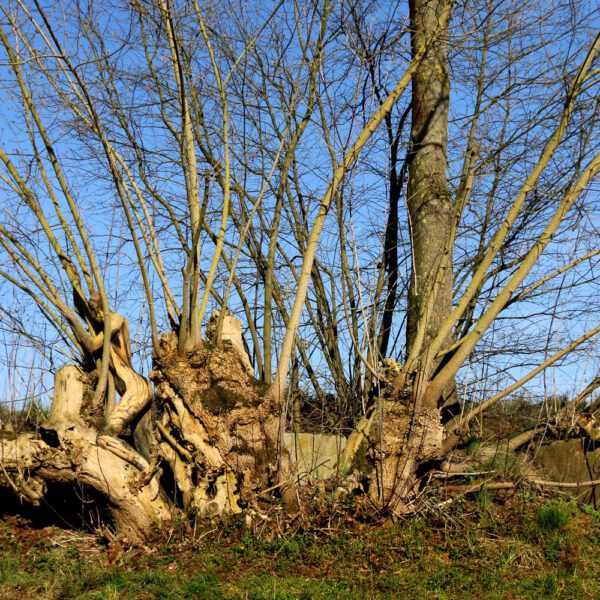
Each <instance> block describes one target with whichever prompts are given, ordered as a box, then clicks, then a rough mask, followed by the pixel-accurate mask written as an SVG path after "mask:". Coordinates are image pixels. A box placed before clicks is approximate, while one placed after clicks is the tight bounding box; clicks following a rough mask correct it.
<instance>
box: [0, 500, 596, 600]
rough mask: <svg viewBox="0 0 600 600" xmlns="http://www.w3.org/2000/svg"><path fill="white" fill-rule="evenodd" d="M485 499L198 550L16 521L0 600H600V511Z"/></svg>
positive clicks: (228, 534) (7, 535)
mask: <svg viewBox="0 0 600 600" xmlns="http://www.w3.org/2000/svg"><path fill="white" fill-rule="evenodd" d="M487 494H488V495H486V496H485V497H482V498H474V499H473V500H471V501H466V500H462V501H456V502H454V503H452V504H450V505H448V506H446V507H445V508H444V509H443V511H442V510H440V509H437V510H436V511H435V512H432V514H430V515H429V516H426V517H422V518H420V519H416V520H412V521H407V522H406V523H398V524H394V525H389V526H379V527H374V526H371V525H365V524H361V523H358V522H355V521H354V520H346V521H344V520H340V521H339V522H338V523H334V524H332V527H333V529H334V530H333V531H332V530H331V528H330V529H329V530H328V531H327V532H325V531H323V530H318V529H317V528H314V527H310V524H309V523H304V530H303V532H301V531H300V530H298V531H297V532H296V533H294V534H289V535H282V536H280V537H277V538H272V539H269V538H260V537H257V536H254V535H252V534H251V533H250V532H248V531H246V530H244V529H243V528H242V527H240V526H239V525H236V524H234V525H232V524H231V523H226V524H221V525H219V526H215V525H214V524H213V533H212V534H210V535H206V536H205V537H204V538H203V539H202V540H201V541H199V542H197V543H196V544H195V545H190V544H189V543H186V542H184V541H183V540H182V539H180V540H178V541H177V540H176V538H177V536H176V535H173V534H172V532H171V533H170V534H169V535H167V536H166V537H165V538H162V539H160V538H159V539H157V541H156V543H155V545H153V546H152V547H151V548H144V549H136V548H121V547H119V545H118V544H112V545H109V546H108V547H106V546H103V545H101V544H100V543H99V542H98V540H97V539H96V538H95V537H94V536H90V535H85V534H80V533H77V532H72V531H70V532H65V531H61V530H58V529H56V528H53V527H46V528H43V529H32V528H31V526H30V524H29V523H27V522H26V521H25V520H24V519H21V518H17V517H14V516H13V517H7V518H5V520H4V521H0V547H2V548H3V549H4V550H3V552H2V554H0V597H1V598H3V599H7V600H10V599H12V598H14V599H17V598H19V599H20V598H36V599H39V600H43V599H58V598H79V599H119V598H139V599H142V600H143V599H146V598H148V599H150V598H164V599H180V598H181V599H184V598H211V599H215V600H217V599H219V598H224V599H225V598H226V599H234V598H249V599H256V600H259V599H263V598H264V599H267V598H268V599H269V600H272V599H280V600H285V599H295V598H349V599H352V598H356V599H359V598H360V599H363V598H428V599H429V598H432V599H435V598H439V599H443V598H457V597H465V598H478V597H486V598H492V599H494V598H541V597H543V598H597V597H600V581H599V578H598V573H600V553H598V552H597V547H598V546H597V545H598V542H599V541H600V514H599V513H598V512H596V511H594V510H591V509H589V508H586V509H585V510H584V509H581V508H579V507H577V505H575V504H574V503H572V502H567V501H565V500H558V499H549V500H548V499H546V500H544V499H542V500H539V499H537V498H532V497H530V496H525V495H513V496H511V497H507V496H504V497H499V496H493V495H491V494H490V493H489V492H488V493H487ZM166 540H169V541H168V542H167V541H166Z"/></svg>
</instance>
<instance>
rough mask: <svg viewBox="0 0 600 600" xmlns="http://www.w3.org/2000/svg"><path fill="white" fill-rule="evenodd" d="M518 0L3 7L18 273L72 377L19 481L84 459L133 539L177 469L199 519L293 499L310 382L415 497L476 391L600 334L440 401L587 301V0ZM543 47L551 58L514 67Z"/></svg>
mask: <svg viewBox="0 0 600 600" xmlns="http://www.w3.org/2000/svg"><path fill="white" fill-rule="evenodd" d="M501 4H502V3H494V2H481V3H473V4H472V5H471V4H469V5H468V6H464V7H462V6H461V7H460V8H457V7H456V6H454V3H453V2H451V1H450V2H446V1H441V0H439V1H438V0H411V2H410V3H409V7H408V8H409V12H408V15H406V14H405V12H406V7H405V6H404V4H402V3H397V4H394V5H393V6H391V7H390V6H388V4H387V3H386V4H385V6H383V5H380V4H379V3H378V2H366V3H346V2H342V3H330V2H328V1H327V0H326V1H323V2H311V3H308V4H306V3H304V4H300V3H296V2H280V3H276V4H274V5H272V6H258V5H257V6H248V5H247V3H243V2H240V3H235V2H223V3H216V4H215V3H212V4H203V3H200V2H198V1H197V0H189V1H182V2H173V1H172V0H153V1H147V2H146V1H144V2H134V3H131V4H129V5H127V6H123V5H121V4H120V3H117V4H116V5H115V6H111V7H99V6H98V4H97V3H91V2H90V3H77V4H76V5H75V6H74V7H72V8H70V9H69V10H65V11H64V13H63V12H60V10H59V9H57V10H56V12H54V11H53V10H50V9H47V8H45V7H43V6H42V5H41V4H40V3H39V2H37V0H32V1H31V2H25V1H23V0H16V1H15V2H14V3H11V4H10V6H7V7H5V8H3V9H2V21H1V23H0V41H1V42H2V46H3V49H4V58H3V62H4V67H3V68H4V76H3V79H2V81H3V90H4V98H5V100H4V101H5V103H6V105H7V112H6V114H7V115H9V119H10V122H9V123H8V124H7V128H6V131H7V134H6V135H5V136H3V140H2V147H1V148H0V160H1V161H2V165H3V170H2V172H1V173H0V178H1V182H2V192H3V193H4V194H5V197H6V198H7V199H8V201H7V202H6V204H5V207H4V208H3V212H2V222H1V223H0V244H1V247H2V255H1V261H2V262H1V263H0V275H1V276H2V278H3V280H4V282H5V284H6V285H10V286H13V287H14V288H15V289H16V290H18V291H19V293H20V294H21V297H26V298H29V299H30V300H31V303H32V306H33V307H35V308H36V309H37V311H38V312H37V318H38V319H39V316H40V315H41V317H42V319H43V320H44V321H45V322H47V323H48V324H50V325H51V327H53V328H54V330H55V331H56V337H57V339H59V340H61V344H62V347H63V348H64V349H65V352H70V353H71V356H72V361H71V362H73V363H76V364H77V367H75V366H74V365H73V364H71V365H66V366H63V367H62V368H60V369H58V370H56V384H55V392H54V398H53V401H52V408H51V413H50V417H49V418H48V420H47V422H46V423H44V424H43V425H42V428H41V430H40V435H39V436H36V435H34V434H32V433H24V434H21V435H15V436H9V437H8V438H6V439H5V438H2V440H1V445H2V452H3V455H2V456H3V459H2V461H3V462H2V464H3V467H4V470H3V476H2V477H3V479H0V482H1V483H2V484H3V485H8V486H10V487H12V488H13V489H14V490H15V491H17V492H18V493H20V494H22V495H23V496H25V497H27V498H28V499H29V500H31V501H38V500H39V499H40V497H42V496H43V494H44V490H45V488H44V486H45V485H46V483H45V482H53V481H74V480H76V479H78V478H79V480H81V481H82V482H83V483H84V484H85V485H89V486H91V487H94V488H96V489H97V490H98V491H100V492H101V493H102V494H104V495H105V496H106V497H107V505H108V506H109V510H110V512H111V513H112V516H113V519H114V523H115V526H116V527H117V528H118V529H120V530H127V531H128V532H129V535H130V536H134V537H143V536H145V535H147V533H148V532H149V530H150V529H151V528H152V526H153V523H154V521H155V520H156V519H167V518H169V517H168V515H169V508H170V507H169V504H168V500H167V498H166V496H165V494H164V492H163V491H161V486H160V483H161V480H160V477H161V473H162V472H165V471H168V472H169V473H170V474H171V475H172V479H173V481H174V482H175V485H176V488H177V491H178V496H179V497H180V498H181V502H182V505H183V508H184V509H185V510H186V511H188V512H197V513H200V514H202V515H209V516H212V515H217V514H227V513H236V512H240V511H243V510H247V511H248V512H249V514H251V513H252V511H254V513H256V512H260V511H261V510H262V506H263V502H264V501H265V498H268V497H269V495H270V494H273V493H275V494H278V495H281V496H283V497H284V498H285V499H286V500H290V499H292V500H293V499H294V498H295V494H294V493H293V492H294V491H295V486H297V485H298V481H297V478H296V476H295V474H294V467H293V465H292V464H290V461H289V456H288V451H287V449H286V447H285V444H284V433H285V430H286V427H288V424H289V419H288V412H289V410H288V409H289V402H288V400H289V393H288V392H289V390H290V386H293V387H298V386H300V385H301V381H306V382H307V384H309V385H310V388H309V389H310V390H311V392H310V393H312V394H314V395H315V396H316V398H317V399H318V401H319V402H320V403H321V405H322V406H323V407H324V409H325V411H334V410H335V411H337V415H336V419H337V421H340V420H342V419H346V420H347V421H348V423H354V424H356V425H357V428H356V430H355V431H354V432H353V433H352V434H351V435H350V437H349V440H348V443H347V445H346V450H345V451H344V454H343V456H342V458H341V461H342V462H345V463H347V465H345V466H348V465H351V463H352V462H353V459H354V455H355V453H356V451H357V449H358V447H359V445H360V444H361V443H363V442H364V443H366V444H368V447H369V452H370V455H371V457H372V458H373V461H372V462H373V470H372V473H369V476H370V485H369V490H368V491H369V494H370V496H371V498H372V499H373V500H374V501H375V504H376V506H378V507H380V508H384V509H386V510H387V509H391V510H392V511H394V512H401V511H404V510H407V509H408V507H409V506H410V504H411V502H412V501H413V498H414V495H415V493H416V492H417V491H418V490H419V489H420V486H421V484H422V476H423V473H424V472H426V471H427V470H428V469H432V468H435V467H436V466H439V464H440V463H441V462H442V461H443V460H445V459H446V457H447V456H448V454H449V453H450V452H451V451H452V450H453V448H455V447H456V445H457V444H459V443H460V441H461V439H462V438H463V437H464V436H465V435H466V433H467V431H468V427H469V423H470V422H471V421H472V420H473V419H474V418H475V417H476V416H477V415H478V414H480V412H481V411H482V410H484V409H485V408H486V407H488V406H491V405H493V404H494V403H495V402H497V401H498V400H499V399H501V398H502V397H504V396H506V394H508V393H510V392H511V391H513V390H515V389H517V388H518V387H519V386H520V385H522V384H523V383H525V382H527V381H529V380H530V379H531V378H532V377H534V376H535V375H537V374H538V373H541V372H543V371H544V370H545V369H546V368H548V367H549V366H551V365H553V364H556V362H557V361H559V360H561V359H562V358H563V357H565V356H567V355H568V354H569V353H571V352H572V351H573V350H575V349H577V348H578V347H581V345H582V344H584V343H585V342H586V341H587V340H589V339H591V337H592V336H593V335H595V333H597V331H598V328H597V326H595V325H594V324H592V325H591V326H590V327H587V328H586V329H585V330H583V329H582V330H577V331H576V332H575V333H576V335H574V336H573V337H572V339H570V340H568V341H567V342H566V343H565V345H564V346H565V347H564V348H562V349H560V348H559V349H557V350H555V351H554V350H553V351H552V352H551V351H549V349H550V347H551V344H549V343H548V342H546V345H545V347H546V349H547V350H548V351H547V352H546V353H545V356H542V359H541V360H540V361H538V362H539V364H538V365H537V366H535V367H534V368H533V370H532V371H531V373H529V374H526V375H525V376H522V377H520V378H519V380H518V381H517V382H516V383H515V384H514V385H511V386H510V387H507V389H505V390H499V391H498V393H496V394H493V395H492V396H491V397H490V398H486V399H481V400H484V401H482V402H481V403H478V404H477V405H476V406H474V407H472V409H471V410H469V411H468V412H466V413H463V414H460V415H454V418H452V419H450V420H449V417H448V411H446V412H444V411H445V407H446V408H447V406H448V403H449V398H450V400H451V401H454V400H455V381H456V380H457V378H459V377H460V376H461V369H462V368H463V365H464V364H465V362H466V361H468V360H474V359H475V358H477V357H478V352H481V349H482V345H483V343H486V341H487V339H488V338H487V337H486V336H487V335H489V332H490V331H491V330H492V328H493V325H494V323H497V322H498V319H499V318H506V319H508V320H510V319H515V320H516V318H517V317H518V316H520V315H519V311H518V308H517V307H519V306H529V305H530V303H531V302H532V300H533V299H536V298H541V299H540V300H538V301H539V302H540V303H541V304H542V305H543V304H544V303H545V302H546V299H547V298H548V297H549V294H552V293H553V289H552V286H553V285H554V284H555V283H556V282H557V281H559V279H560V278H561V277H563V279H562V281H563V284H562V285H561V286H560V290H561V294H563V293H566V292H567V291H570V292H573V293H577V292H579V291H583V292H584V293H585V291H586V290H587V289H588V288H587V287H586V286H587V285H589V284H590V276H589V274H590V273H591V269H592V268H593V265H594V264H595V262H594V261H595V260H596V258H597V251H596V249H595V248H596V247H597V245H596V246H594V245H593V244H592V245H591V247H589V248H585V243H586V242H589V239H590V238H589V236H588V237H587V238H581V237H580V238H578V239H575V238H573V237H572V236H571V237H569V236H570V232H572V228H573V226H574V224H578V223H582V222H583V223H585V226H588V224H589V222H590V219H589V218H588V216H586V215H587V214H588V213H586V211H590V210H592V211H593V210H594V208H593V203H590V200H589V199H588V198H586V195H588V196H589V195H590V194H592V193H593V190H592V187H591V186H592V182H593V181H594V178H595V177H596V175H597V171H598V167H599V160H598V155H597V154H596V153H597V151H598V149H597V141H596V140H597V136H595V135H594V134H595V133H596V132H597V125H598V123H597V117H598V114H597V113H598V104H597V102H596V101H595V100H594V98H595V94H596V92H597V87H598V70H597V64H598V58H597V51H598V45H599V42H598V38H595V39H592V38H591V37H590V36H589V35H588V32H589V31H590V30H589V28H586V27H583V26H581V23H582V22H583V21H584V17H585V14H586V13H585V8H581V9H580V10H579V11H575V13H573V23H569V24H568V25H565V26H564V27H563V29H562V30H561V32H562V33H561V34H560V35H558V36H557V37H552V35H550V34H548V33H547V32H545V31H542V32H541V33H539V35H537V36H535V35H533V33H532V32H531V31H529V30H528V27H531V26H530V25H529V21H528V20H527V19H533V17H534V16H535V8H531V9H528V10H529V12H527V11H525V12H522V11H521V12H519V11H517V10H516V9H514V10H513V9H508V8H503V7H502V6H501ZM567 9H568V7H560V9H557V11H556V13H555V14H554V13H552V11H549V12H548V13H541V14H542V17H543V18H544V19H548V20H549V21H552V22H555V21H553V19H559V18H562V17H564V15H565V14H566V13H565V11H567ZM107 11H109V12H110V18H109V12H107ZM386 11H387V12H386ZM532 22H533V21H532ZM540 22H542V23H544V21H543V19H542V20H541V21H540ZM527 36H530V37H531V40H532V41H531V43H528V44H526V43H524V41H523V40H525V39H527ZM409 40H410V44H409V43H408V41H409ZM552 52H554V53H555V54H556V56H558V57H560V58H561V60H560V67H558V69H559V70H560V77H558V76H557V74H556V73H555V72H554V71H553V69H554V70H556V69H555V65H556V64H559V61H558V60H557V61H555V62H554V63H552V65H551V66H549V67H547V68H543V69H538V70H536V69H535V68H531V71H527V72H525V73H524V74H523V75H521V74H520V73H519V72H518V69H520V68H523V67H524V66H528V67H531V62H528V61H534V60H537V59H539V56H540V55H543V54H544V53H552ZM490 56H494V58H493V59H491V58H490ZM473 65H476V67H473ZM453 75H454V77H455V81H456V82H458V85H459V86H460V88H459V91H460V92H461V93H462V89H463V88H464V90H465V95H466V94H467V91H468V93H469V94H470V95H469V96H468V97H469V98H470V100H469V102H467V101H462V103H461V100H457V101H456V105H457V106H456V108H455V109H454V112H452V110H453V109H452V106H453V104H452V103H453V96H452V90H451V79H452V76H453ZM550 76H553V77H555V79H556V80H555V82H554V84H553V85H552V86H549V85H548V83H547V81H546V78H548V77H550ZM544 85H545V86H546V87H548V89H549V91H547V92H545V93H544V92H543V90H541V89H540V88H541V87H543V86H544ZM409 90H410V94H409ZM459 91H457V94H458V93H459ZM527 94H530V95H531V98H528V100H530V101H531V102H532V106H533V105H535V111H537V112H536V114H533V115H532V114H531V111H529V110H527V109H526V108H523V107H522V106H519V107H518V108H514V107H513V104H515V103H518V102H519V98H520V97H523V98H526V97H527ZM409 96H410V97H409ZM471 99H472V100H471ZM409 122H410V124H411V127H410V134H408V129H409V128H408V123H409ZM12 123H14V124H15V125H14V126H13V125H12ZM582 123H585V124H586V125H585V127H581V124H582ZM9 132H10V133H9ZM378 161H383V164H387V167H384V168H381V167H378V166H377V163H378ZM373 196H375V199H373ZM403 200H404V202H403ZM590 206H591V208H590ZM575 213H578V214H579V215H584V216H583V217H580V218H579V220H578V217H576V216H574V215H575ZM595 235H596V238H595V239H597V232H596V234H595ZM559 241H562V242H568V243H569V256H568V257H566V258H564V257H561V256H560V254H559V253H558V252H557V247H556V245H555V244H556V243H557V242H559ZM553 258H554V259H555V260H553ZM563 258H564V259H563ZM586 270H587V271H586ZM565 273H568V274H569V276H571V274H573V275H572V277H573V278H574V279H573V280H569V283H566V281H567V280H566V279H564V277H565ZM586 273H587V275H585V274H586ZM582 276H583V279H581V277H582ZM403 283H405V284H406V285H403ZM542 292H543V293H544V294H546V295H540V294H542ZM556 304H558V300H557V301H556V302H555V305H556ZM2 309H3V314H8V315H10V314H11V311H10V307H4V306H3V307H2ZM554 314H556V311H554ZM209 317H210V318H209ZM235 317H237V319H236V318H235ZM133 319H136V320H137V323H136V326H135V327H134V326H133V323H134V321H133ZM238 319H239V320H238ZM32 321H33V320H32ZM240 321H241V322H242V323H243V325H241V324H240ZM533 321H535V319H533V318H532V322H533ZM554 322H555V320H552V319H550V321H548V320H547V319H544V318H541V317H540V318H539V319H538V321H536V325H539V329H540V330H541V329H542V328H543V326H546V325H548V324H549V327H550V331H551V330H552V327H553V325H552V323H554ZM205 324H206V325H207V328H206V331H205V333H204V334H203V327H204V326H205ZM12 326H13V329H14V330H17V331H20V333H21V334H22V335H23V336H27V335H30V336H31V335H32V331H31V330H30V328H29V327H28V326H27V325H25V326H24V325H23V322H22V321H17V319H13V320H12ZM31 329H32V328H31ZM134 331H135V334H134ZM161 332H164V333H162V335H161ZM244 333H245V334H246V335H247V337H248V342H249V343H248V344H246V343H245V341H244V339H243V337H244V336H243V334H244ZM48 339H49V338H48ZM546 339H549V336H546ZM403 340H404V341H403ZM132 341H133V342H134V343H133V344H132V345H133V346H134V348H133V349H134V351H137V357H136V352H132V351H131V348H130V342H132ZM144 352H145V356H146V358H145V360H144V359H143V358H139V356H140V355H141V356H143V353H144ZM390 356H391V357H393V358H395V359H397V361H396V360H390ZM536 358H537V357H536ZM150 361H151V363H152V369H151V371H150V372H149V373H148V375H147V377H145V376H143V375H142V373H144V372H147V369H148V367H149V363H150ZM488 362H489V361H488ZM149 380H151V381H152V382H153V384H154V388H153V389H152V388H151V386H150V385H149V383H148V382H149ZM293 391H297V390H293ZM331 392H333V393H331ZM117 393H118V394H119V395H120V401H118V402H117V398H116V396H117ZM580 404H581V403H580ZM295 410H296V412H297V413H300V416H299V415H298V414H296V415H294V418H295V423H296V427H300V426H301V425H302V419H301V418H300V417H301V416H302V415H301V413H302V406H301V404H297V406H296V408H295ZM360 417H362V419H361V418H360ZM92 456H93V457H94V458H93V459H92V458H91V457H92ZM106 465H110V468H109V469H108V470H107V469H105V466H106ZM99 472H102V473H110V475H109V476H107V477H106V476H105V478H104V479H102V481H100V478H99V475H98V473H99ZM130 473H132V475H131V476H130ZM254 513H252V514H254Z"/></svg>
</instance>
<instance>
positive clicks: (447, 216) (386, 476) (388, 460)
mask: <svg viewBox="0 0 600 600" xmlns="http://www.w3.org/2000/svg"><path fill="white" fill-rule="evenodd" d="M446 4H447V3H446V2H445V0H411V1H410V18H411V40H412V53H413V56H415V55H417V54H418V53H419V52H420V51H422V50H423V48H424V47H425V46H427V45H429V46H428V47H427V49H426V52H425V56H424V58H423V60H422V61H421V63H420V64H419V66H418V67H417V69H416V71H415V73H414V75H413V78H412V130H411V149H410V153H409V166H408V188H407V202H408V211H409V216H410V226H411V241H412V273H411V283H410V289H409V298H408V321H407V356H408V357H410V359H411V361H414V362H415V363H416V365H418V364H422V365H424V366H425V367H426V368H427V367H428V365H429V364H431V363H430V362H429V360H430V359H429V358H428V357H427V355H426V350H427V345H428V343H429V342H430V341H431V340H432V339H433V338H434V337H435V335H436V333H437V331H438V329H439V326H440V324H441V323H442V321H443V320H444V319H445V318H446V317H447V315H448V314H449V313H450V310H451V307H452V257H451V249H450V248H449V240H450V233H451V227H452V216H453V205H452V200H451V198H450V194H449V191H448V185H447V180H446V168H447V144H448V103H449V95H450V79H449V75H448V58H447V47H446V35H447V30H448V28H447V25H446V26H445V27H443V28H442V29H440V25H439V18H440V15H441V13H442V10H443V8H444V7H445V6H446ZM432 36H435V37H434V38H433V41H432ZM416 365H412V364H411V365H406V367H407V369H408V370H409V371H411V370H413V371H414V372H416V377H415V380H414V381H410V382H404V381H396V383H395V385H394V390H395V393H394V394H393V395H392V397H389V398H386V399H384V400H383V402H382V405H381V407H380V413H381V414H380V420H381V425H380V426H381V428H382V430H381V431H380V432H379V435H378V438H376V439H378V441H379V442H380V447H379V448H378V452H379V453H380V454H379V456H378V457H376V458H378V459H379V460H378V461H377V464H378V468H377V469H376V476H375V480H374V481H372V486H371V496H372V497H373V498H374V499H375V500H376V501H377V503H378V504H379V505H382V506H385V507H388V508H390V509H392V510H393V511H394V512H403V510H404V508H405V506H406V502H407V500H408V499H409V498H410V495H411V492H412V491H413V490H414V489H415V486H416V484H417V479H416V474H415V473H416V470H417V467H418V465H419V464H420V463H422V462H424V461H428V460H431V459H433V458H437V457H438V455H439V453H440V450H441V442H442V427H441V424H440V412H439V408H438V406H437V405H436V406H424V405H423V403H422V401H421V393H422V391H423V384H424V383H425V382H426V381H427V379H428V377H430V376H431V373H424V372H423V371H422V369H420V368H419V366H416ZM415 366H416V368H415ZM435 366H436V365H435V364H434V365H433V368H435ZM406 383H409V384H410V385H408V387H406V388H405V384H406Z"/></svg>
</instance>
